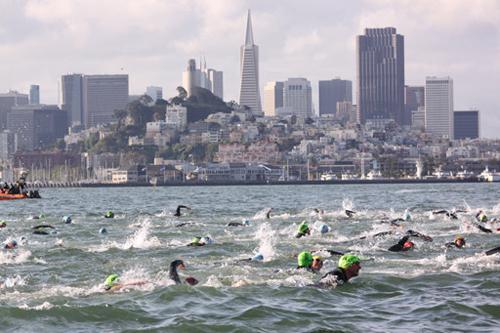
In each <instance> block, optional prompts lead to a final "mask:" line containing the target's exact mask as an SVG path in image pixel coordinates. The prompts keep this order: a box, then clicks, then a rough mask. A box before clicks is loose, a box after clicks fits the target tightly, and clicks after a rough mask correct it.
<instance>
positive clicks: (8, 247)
mask: <svg viewBox="0 0 500 333" xmlns="http://www.w3.org/2000/svg"><path fill="white" fill-rule="evenodd" d="M16 247H17V242H16V240H15V239H11V240H8V241H6V242H4V243H3V248H4V249H6V250H12V249H15V248H16Z"/></svg>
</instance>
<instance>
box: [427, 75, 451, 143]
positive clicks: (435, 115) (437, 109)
mask: <svg viewBox="0 0 500 333" xmlns="http://www.w3.org/2000/svg"><path fill="white" fill-rule="evenodd" d="M425 130H426V131H427V132H428V133H430V134H432V135H434V136H437V137H440V138H447V139H453V80H452V79H451V78H450V77H434V76H432V77H427V78H426V80H425Z"/></svg>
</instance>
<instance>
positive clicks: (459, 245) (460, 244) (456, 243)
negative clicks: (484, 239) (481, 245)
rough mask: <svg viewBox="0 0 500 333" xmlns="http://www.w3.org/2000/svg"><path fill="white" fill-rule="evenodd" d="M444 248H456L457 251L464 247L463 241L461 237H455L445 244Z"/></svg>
mask: <svg viewBox="0 0 500 333" xmlns="http://www.w3.org/2000/svg"><path fill="white" fill-rule="evenodd" d="M445 246H446V247H448V248H450V247H456V248H458V249H461V248H463V247H464V246H465V239H464V238H463V237H462V236H457V237H455V239H454V240H453V242H449V243H446V244H445Z"/></svg>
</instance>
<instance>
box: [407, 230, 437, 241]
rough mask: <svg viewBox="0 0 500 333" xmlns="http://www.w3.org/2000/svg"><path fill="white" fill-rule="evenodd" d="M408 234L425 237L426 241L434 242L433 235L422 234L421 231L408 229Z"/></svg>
mask: <svg viewBox="0 0 500 333" xmlns="http://www.w3.org/2000/svg"><path fill="white" fill-rule="evenodd" d="M406 234H407V235H408V236H412V237H418V238H422V239H423V240H424V241H426V242H432V237H431V236H427V235H424V234H421V233H420V232H418V231H414V230H408V231H407V232H406Z"/></svg>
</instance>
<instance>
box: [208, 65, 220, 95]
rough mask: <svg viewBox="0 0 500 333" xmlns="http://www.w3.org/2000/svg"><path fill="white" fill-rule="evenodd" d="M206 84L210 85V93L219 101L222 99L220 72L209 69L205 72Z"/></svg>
mask: <svg viewBox="0 0 500 333" xmlns="http://www.w3.org/2000/svg"><path fill="white" fill-rule="evenodd" d="M207 77H208V82H209V83H210V91H211V92H212V93H213V94H214V95H215V96H217V97H219V98H220V99H224V85H223V79H224V76H223V74H222V71H217V70H215V69H212V68H209V69H208V70H207Z"/></svg>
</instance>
